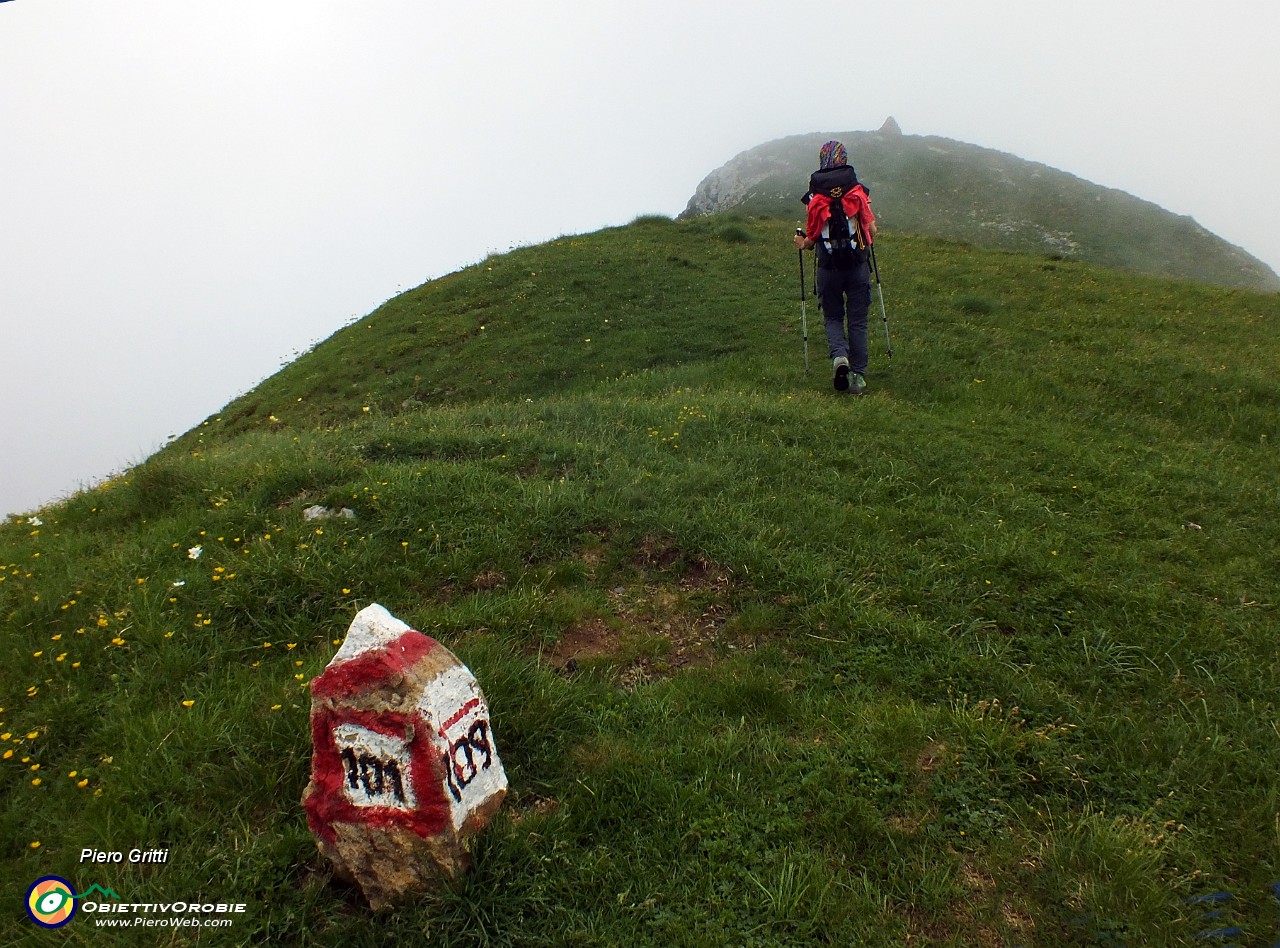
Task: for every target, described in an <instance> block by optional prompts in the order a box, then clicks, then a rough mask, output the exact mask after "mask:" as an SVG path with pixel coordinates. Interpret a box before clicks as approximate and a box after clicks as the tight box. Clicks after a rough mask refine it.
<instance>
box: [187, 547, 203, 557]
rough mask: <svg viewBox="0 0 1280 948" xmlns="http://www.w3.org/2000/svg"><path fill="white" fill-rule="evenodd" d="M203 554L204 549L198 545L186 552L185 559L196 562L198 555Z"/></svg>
mask: <svg viewBox="0 0 1280 948" xmlns="http://www.w3.org/2000/svg"><path fill="white" fill-rule="evenodd" d="M203 552H204V547H202V546H199V545H197V546H193V547H192V548H191V549H189V550H187V559H189V560H198V559H200V554H201V553H203Z"/></svg>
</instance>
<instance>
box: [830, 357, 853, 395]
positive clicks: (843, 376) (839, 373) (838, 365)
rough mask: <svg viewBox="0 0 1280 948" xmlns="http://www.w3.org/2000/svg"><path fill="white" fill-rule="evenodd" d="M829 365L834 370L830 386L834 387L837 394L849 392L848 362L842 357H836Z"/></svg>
mask: <svg viewBox="0 0 1280 948" xmlns="http://www.w3.org/2000/svg"><path fill="white" fill-rule="evenodd" d="M831 365H832V368H834V369H835V377H834V378H832V380H831V384H832V385H834V386H835V387H836V391H837V392H847V391H849V360H848V359H846V358H845V357H844V356H836V357H835V359H833V360H832V362H831Z"/></svg>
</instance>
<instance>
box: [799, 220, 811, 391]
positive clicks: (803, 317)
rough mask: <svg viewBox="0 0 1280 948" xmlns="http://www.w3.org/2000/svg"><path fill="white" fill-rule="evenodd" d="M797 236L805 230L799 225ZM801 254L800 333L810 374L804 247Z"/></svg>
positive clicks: (807, 370)
mask: <svg viewBox="0 0 1280 948" xmlns="http://www.w3.org/2000/svg"><path fill="white" fill-rule="evenodd" d="M796 236H798V237H803V236H804V231H803V230H801V229H800V228H799V227H797V228H796ZM797 252H798V253H799V254H800V335H801V336H803V337H804V374H805V375H808V374H809V321H808V317H807V314H806V313H805V296H804V249H803V248H801V249H800V250H798V251H797Z"/></svg>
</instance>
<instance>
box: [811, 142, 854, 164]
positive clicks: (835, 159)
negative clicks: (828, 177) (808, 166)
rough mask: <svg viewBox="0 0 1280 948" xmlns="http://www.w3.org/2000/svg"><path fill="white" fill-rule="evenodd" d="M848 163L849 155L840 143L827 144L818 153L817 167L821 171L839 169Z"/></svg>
mask: <svg viewBox="0 0 1280 948" xmlns="http://www.w3.org/2000/svg"><path fill="white" fill-rule="evenodd" d="M848 163H849V153H848V152H846V151H845V150H844V145H842V144H840V142H827V143H826V144H825V145H823V146H822V150H821V151H820V152H818V167H819V168H821V169H822V170H823V171H829V170H830V169H832V168H840V167H843V166H844V165H847V164H848Z"/></svg>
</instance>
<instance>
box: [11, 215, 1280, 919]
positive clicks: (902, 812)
mask: <svg viewBox="0 0 1280 948" xmlns="http://www.w3.org/2000/svg"><path fill="white" fill-rule="evenodd" d="M789 229H790V224H789V223H788V222H777V221H767V220H765V221H750V220H745V219H734V218H710V219H702V220H697V221H689V222H681V223H674V222H670V221H663V220H656V219H650V220H641V221H638V222H636V223H635V224H633V225H631V226H629V227H626V228H618V229H613V230H609V231H602V232H600V233H597V234H592V235H587V236H582V237H573V238H563V239H561V240H559V241H555V242H552V243H550V244H546V245H542V246H539V247H531V248H525V249H522V250H519V251H516V252H514V253H511V254H508V255H504V256H502V257H496V258H493V259H491V260H488V261H485V262H484V263H481V264H479V265H477V266H475V267H472V268H469V269H467V270H465V271H463V272H460V273H457V274H454V275H451V276H449V277H446V278H444V279H442V280H438V281H434V282H432V283H430V284H427V285H426V286H424V287H421V288H419V289H417V290H414V291H411V292H410V293H407V294H405V295H403V296H401V297H398V298H397V299H395V300H392V301H390V302H388V303H387V304H386V305H384V306H383V307H381V308H380V309H379V310H377V311H376V312H374V313H372V314H371V315H370V316H369V317H366V319H364V320H362V321H360V322H357V323H355V324H353V325H351V326H349V327H347V328H345V329H343V330H342V331H340V332H339V333H337V334H335V336H334V337H333V338H332V339H330V340H328V341H327V342H325V343H324V344H322V345H320V346H319V347H317V348H316V349H315V350H314V351H312V352H310V353H308V354H306V355H305V356H303V357H302V358H300V359H299V360H298V361H297V362H295V363H294V364H292V365H290V366H289V367H287V368H286V369H285V370H283V371H282V372H281V373H279V374H278V375H277V376H275V377H273V378H272V379H270V380H268V381H267V382H265V383H264V384H263V385H262V386H260V387H259V388H258V389H257V390H256V391H254V392H252V393H250V394H248V395H246V396H245V397H244V398H242V399H240V400H238V401H237V402H235V403H233V404H232V405H230V406H228V407H227V409H226V410H225V411H224V412H222V413H221V414H220V415H218V416H215V417H213V418H211V419H209V421H208V422H206V423H205V424H204V425H202V426H201V427H199V428H197V429H196V430H195V431H193V432H191V433H189V434H188V435H187V436H184V438H182V439H180V440H179V441H178V442H177V443H175V444H174V445H172V446H170V447H169V448H168V449H166V450H165V451H163V452H161V453H160V454H158V455H157V456H156V457H154V458H152V459H150V460H149V461H147V462H145V463H144V464H142V465H140V466H139V467H137V468H136V469H134V470H133V471H131V472H129V473H127V474H126V475H125V476H123V477H122V478H119V479H117V480H116V481H114V482H112V483H110V484H107V485H104V486H103V487H102V488H101V489H99V490H96V491H93V492H89V493H85V494H82V495H79V496H77V497H74V498H72V499H70V500H69V501H67V502H66V503H64V504H60V505H58V506H55V507H50V508H48V509H46V510H43V511H40V512H39V514H38V518H37V519H39V521H40V522H39V523H38V524H36V523H32V522H30V521H29V520H28V519H27V518H21V519H18V518H15V519H13V520H11V521H10V522H9V523H7V524H5V525H4V526H3V527H0V566H3V567H4V569H3V572H2V575H3V577H4V581H3V582H0V617H2V619H3V622H4V624H5V631H6V634H5V637H4V646H3V647H4V649H5V650H6V651H5V655H4V661H3V663H0V707H3V708H4V710H3V711H0V722H3V724H2V725H0V735H2V734H7V735H8V737H4V738H3V744H2V745H0V746H3V748H4V749H5V750H10V749H11V750H13V751H14V753H13V755H10V756H9V757H6V758H4V759H3V760H0V779H2V780H3V783H0V794H2V798H0V799H2V802H0V827H2V828H3V829H2V832H0V838H3V839H5V840H7V842H6V843H5V851H4V873H5V883H6V884H5V886H4V889H5V891H6V892H7V893H9V895H8V896H6V897H7V898H9V899H10V901H11V903H12V904H11V905H10V907H9V909H8V910H6V913H5V916H6V918H8V919H13V920H15V921H14V922H13V927H12V929H11V931H12V933H13V935H14V937H15V938H24V937H28V936H30V935H31V933H32V931H33V926H31V925H30V924H29V923H27V922H26V921H25V920H23V919H22V909H21V907H20V905H19V902H20V901H21V899H20V896H21V893H22V892H24V891H25V890H26V887H27V886H28V885H29V884H30V882H31V881H32V880H34V879H35V878H36V877H38V876H40V875H43V874H46V873H50V872H53V873H57V874H60V875H63V876H65V877H66V878H68V879H70V880H72V881H73V882H75V883H76V884H77V885H79V886H81V887H82V888H83V887H87V886H88V885H89V884H90V883H92V882H100V883H102V884H109V885H111V886H112V887H113V888H114V889H116V890H117V891H118V892H120V893H121V895H122V896H125V897H126V898H128V899H130V900H136V901H144V900H157V901H159V900H168V899H175V898H179V897H183V898H185V897H188V896H189V894H190V893H195V892H200V893H203V894H204V896H205V897H210V898H213V897H222V896H225V897H226V898H227V899H230V900H236V901H246V902H249V903H250V905H251V911H250V912H249V913H247V916H246V917H244V918H242V919H239V920H237V922H236V925H235V926H234V927H233V928H232V929H230V930H229V933H227V932H223V933H221V938H222V939H224V940H225V941H228V942H248V941H270V942H297V943H316V944H348V943H353V944H381V943H384V942H386V941H388V940H394V936H395V934H396V933H403V932H404V931H405V930H406V929H408V930H411V931H413V932H415V933H422V934H423V936H424V937H426V938H428V939H429V940H431V941H432V943H436V942H439V943H441V944H459V945H464V944H492V943H497V944H548V945H558V944H566V943H570V944H571V943H579V944H632V943H651V944H663V945H666V944H778V943H795V942H813V943H832V944H853V943H865V944H899V943H901V942H902V941H903V939H904V937H905V936H907V935H911V936H913V938H914V939H916V940H917V941H919V942H920V943H929V944H940V945H945V944H952V945H974V944H1010V945H1013V944H1022V945H1068V944H1079V945H1089V944H1099V943H1111V944H1114V943H1116V941H1115V940H1114V939H1116V938H1119V939H1121V941H1122V943H1125V944H1180V943H1191V941H1192V938H1193V936H1194V934H1195V933H1196V932H1198V931H1200V930H1201V929H1202V928H1203V927H1204V926H1203V925H1202V924H1201V922H1200V919H1199V917H1198V916H1199V909H1198V908H1195V907H1192V906H1188V905H1187V904H1186V903H1185V902H1184V900H1185V899H1186V898H1188V897H1192V896H1195V895H1198V894H1202V893H1206V892H1216V891H1221V890H1227V889H1229V890H1232V891H1234V892H1236V893H1237V896H1236V899H1235V901H1234V902H1233V903H1232V906H1231V909H1232V912H1233V914H1232V916H1231V918H1232V919H1233V920H1234V921H1236V922H1237V923H1238V924H1240V925H1242V926H1244V927H1245V928H1246V929H1247V931H1248V932H1249V934H1250V936H1251V937H1252V938H1254V939H1255V941H1256V943H1259V944H1262V943H1266V941H1265V940H1266V938H1267V937H1269V936H1272V935H1274V932H1275V929H1276V927H1277V926H1276V924H1275V919H1276V914H1277V913H1276V910H1275V907H1274V906H1273V905H1272V904H1271V903H1270V902H1269V896H1268V894H1267V889H1266V886H1267V885H1268V884H1269V883H1271V882H1274V881H1277V880H1280V865H1277V859H1276V855H1275V854H1276V852H1277V842H1278V840H1277V836H1276V833H1277V830H1276V823H1275V820H1276V815H1277V813H1278V812H1280V791H1278V790H1277V788H1276V784H1275V781H1274V774H1275V772H1276V770H1277V765H1278V764H1280V751H1277V749H1276V747H1277V744H1276V731H1275V725H1274V722H1275V719H1276V716H1277V715H1276V698H1277V694H1276V686H1275V681H1276V679H1277V672H1278V671H1280V668H1277V660H1276V658H1275V651H1274V642H1275V632H1276V619H1275V607H1274V604H1275V603H1276V601H1277V598H1276V597H1277V589H1276V585H1277V579H1276V574H1275V570H1274V568H1273V565H1272V562H1271V560H1272V551H1273V550H1274V549H1276V548H1277V546H1280V542H1278V541H1280V536H1278V534H1280V527H1277V525H1276V523H1275V518H1274V517H1273V516H1272V513H1273V511H1274V509H1275V501H1276V487H1275V485H1276V484H1277V483H1280V478H1278V476H1277V475H1280V471H1278V470H1277V466H1278V465H1277V458H1276V453H1275V448H1274V446H1273V441H1274V439H1275V437H1276V436H1277V434H1276V430H1275V417H1276V416H1275V413H1274V401H1273V395H1272V394H1271V393H1272V391H1273V388H1272V375H1273V372H1274V365H1275V364H1276V353H1277V349H1278V346H1277V343H1278V342H1280V339H1278V338H1277V328H1276V327H1277V318H1278V317H1280V303H1278V302H1277V299H1276V298H1275V297H1271V296H1260V295H1254V294H1250V293H1246V292H1230V291H1219V290H1212V289H1206V288H1202V287H1196V286H1192V285H1187V284H1175V283H1167V282H1160V281H1156V280H1146V279H1142V278H1135V277H1132V276H1125V275H1119V274H1116V273H1113V272H1109V271H1103V270H1094V269H1090V268H1087V267H1085V266H1082V265H1078V264H1074V263H1067V262H1062V261H1054V260H1049V259H1041V258H1035V257H1027V256H1018V255H1011V254H1000V253H993V252H979V251H974V250H972V249H969V248H963V247H959V246H956V245H948V244H944V243H941V242H937V241H931V240H926V239H923V238H905V237H902V238H895V237H894V236H893V235H892V234H890V235H887V236H886V237H885V239H884V241H883V246H882V247H881V249H880V264H881V267H882V274H883V276H884V278H885V279H886V280H887V281H889V282H888V283H887V285H886V291H887V292H886V299H887V302H888V305H889V312H890V317H891V320H892V325H891V329H892V332H893V341H894V348H895V353H896V355H895V358H894V360H893V361H892V363H890V362H889V361H888V360H886V359H885V358H884V357H883V355H882V354H881V353H882V347H881V345H880V340H879V338H878V337H876V338H875V339H874V340H873V361H872V369H871V372H870V373H869V380H870V382H871V385H872V392H871V394H870V395H869V396H868V397H867V398H864V399H861V400H854V399H849V398H838V397H836V396H835V395H834V394H833V393H831V392H830V384H829V381H828V379H827V376H826V367H825V352H824V351H823V347H822V345H821V342H820V341H819V340H820V339H821V335H822V334H821V327H820V323H819V319H818V317H817V315H816V307H815V306H809V307H808V316H809V331H810V336H811V340H810V342H811V352H810V355H811V358H812V361H813V363H814V371H813V373H812V375H810V376H808V377H806V376H805V375H804V374H803V371H802V359H801V340H800V335H799V316H800V312H799V310H800V306H799V300H798V299H797V298H796V297H797V295H798V282H799V281H798V272H797V261H796V256H795V253H794V250H790V249H789V244H788V236H787V235H788V233H789ZM877 328H878V327H877ZM312 503H327V504H330V505H345V506H349V507H351V508H353V509H354V510H355V511H356V513H357V519H356V520H354V521H326V522H320V523H305V522H304V521H303V520H302V517H301V510H302V509H303V508H304V507H306V506H308V505H310V504H312ZM197 546H198V547H200V552H199V556H198V558H195V559H193V558H191V554H190V553H189V552H188V551H190V550H193V549H194V548H196V547H197ZM179 584H180V585H179ZM371 601H379V602H382V603H383V604H384V605H386V606H388V607H389V608H391V609H392V611H393V612H395V613H397V614H398V615H400V616H401V617H402V618H404V619H405V620H406V621H408V622H410V623H411V624H413V625H414V626H415V627H417V628H419V629H422V630H423V631H425V632H428V633H429V634H431V635H434V636H436V637H437V638H439V639H440V640H441V641H443V642H444V643H445V644H447V645H448V646H449V647H450V648H452V649H453V650H454V651H455V652H457V653H458V655H459V656H460V657H461V658H462V659H463V660H464V661H465V662H467V663H468V664H469V665H470V666H471V667H472V669H473V670H474V671H475V672H476V673H477V675H478V677H479V678H480V680H481V682H482V684H483V686H484V688H485V691H486V695H487V696H488V698H489V701H490V704H491V706H492V709H493V714H494V728H495V734H496V737H497V740H498V741H499V745H500V748H501V751H502V755H503V759H504V761H505V762H506V764H507V767H508V773H509V776H510V779H511V783H512V787H513V794H512V797H511V800H510V802H509V805H508V807H507V808H506V810H505V811H504V814H503V815H502V816H501V817H500V818H499V820H498V821H497V823H496V824H495V825H494V826H493V827H492V828H491V830H490V831H488V832H487V833H486V834H485V835H484V836H483V837H482V838H481V839H480V841H479V842H478V857H479V858H478V868H477V871H476V872H475V873H474V874H473V875H472V876H471V877H470V878H469V879H467V880H466V881H465V882H464V883H463V884H462V885H460V886H459V887H457V888H456V889H453V890H448V891H445V892H442V893H440V894H438V895H435V896H431V897H428V898H425V899H423V900H422V901H421V902H419V903H417V904H415V905H412V906H407V907H404V908H401V909H398V910H396V911H395V912H393V913H390V914H387V915H383V916H378V917H377V920H376V921H374V922H372V923H371V921H370V915H369V913H368V912H367V911H366V910H365V909H363V908H362V907H361V906H360V903H359V900H358V898H357V897H355V896H354V895H353V893H352V892H350V891H348V890H344V889H342V888H341V887H337V886H335V885H334V884H332V882H331V881H330V880H329V878H328V874H327V869H326V867H325V866H324V865H323V864H322V863H320V862H319V860H318V859H317V858H316V857H315V852H314V845H313V844H312V842H311V840H310V837H309V835H308V833H307V830H306V826H305V821H304V820H303V818H302V813H301V809H300V806H299V805H298V800H299V798H300V796H301V792H302V788H303V786H304V785H305V782H306V778H307V773H308V768H309V753H310V748H309V740H308V736H307V729H306V713H307V705H308V693H307V691H306V683H307V682H308V681H309V680H310V678H311V677H312V676H314V675H315V674H317V673H318V672H319V671H320V670H321V669H322V668H323V667H324V665H325V663H326V662H327V661H328V659H329V657H330V656H331V655H332V654H333V652H334V651H335V648H336V646H335V641H336V640H339V639H340V638H341V636H342V634H343V632H344V631H345V628H346V625H347V623H348V622H349V620H350V617H351V615H352V614H353V613H354V611H355V610H356V609H357V608H358V607H359V606H361V605H364V604H367V603H368V602H371ZM268 643H270V644H268ZM571 660H572V661H571ZM188 702H189V704H188ZM24 758H25V759H24ZM34 764H38V765H39V769H37V770H33V769H32V766H33V765H34ZM72 772H74V773H75V776H74V777H72V776H70V774H71V773H72ZM36 780H39V783H38V784H33V781H36ZM82 782H83V786H82V785H81V783H82ZM37 842H38V843H39V846H33V845H32V844H34V843H37ZM135 845H137V846H144V847H147V846H156V847H166V848H169V849H170V850H171V853H172V855H171V857H170V862H169V863H168V864H167V865H165V866H163V867H130V866H127V865H126V866H111V867H94V868H93V869H87V868H85V867H82V866H80V865H79V864H78V863H77V861H76V859H77V856H78V854H79V852H80V849H81V848H83V847H97V848H104V849H120V848H129V847H131V846H135ZM212 880H217V881H216V882H214V881H212ZM215 888H216V890H217V891H214V889H215ZM58 937H59V940H60V941H61V940H65V939H66V938H67V937H70V938H71V940H73V941H82V942H85V943H88V942H90V941H92V942H93V943H95V944H96V943H111V941H112V939H111V937H110V935H109V934H108V933H107V932H105V931H103V930H98V929H94V928H92V926H91V923H90V921H89V920H87V919H85V918H78V919H77V920H75V921H74V922H73V923H72V924H71V926H69V927H68V928H67V929H65V930H64V931H63V932H62V933H59V936H58ZM1108 939H1112V940H1111V941H1110V942H1108ZM190 940H194V938H192V939H190ZM202 940H203V941H209V942H212V943H217V939H213V938H211V937H210V936H209V935H206V936H205V938H204V939H202ZM121 943H129V940H128V939H124V938H121Z"/></svg>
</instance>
